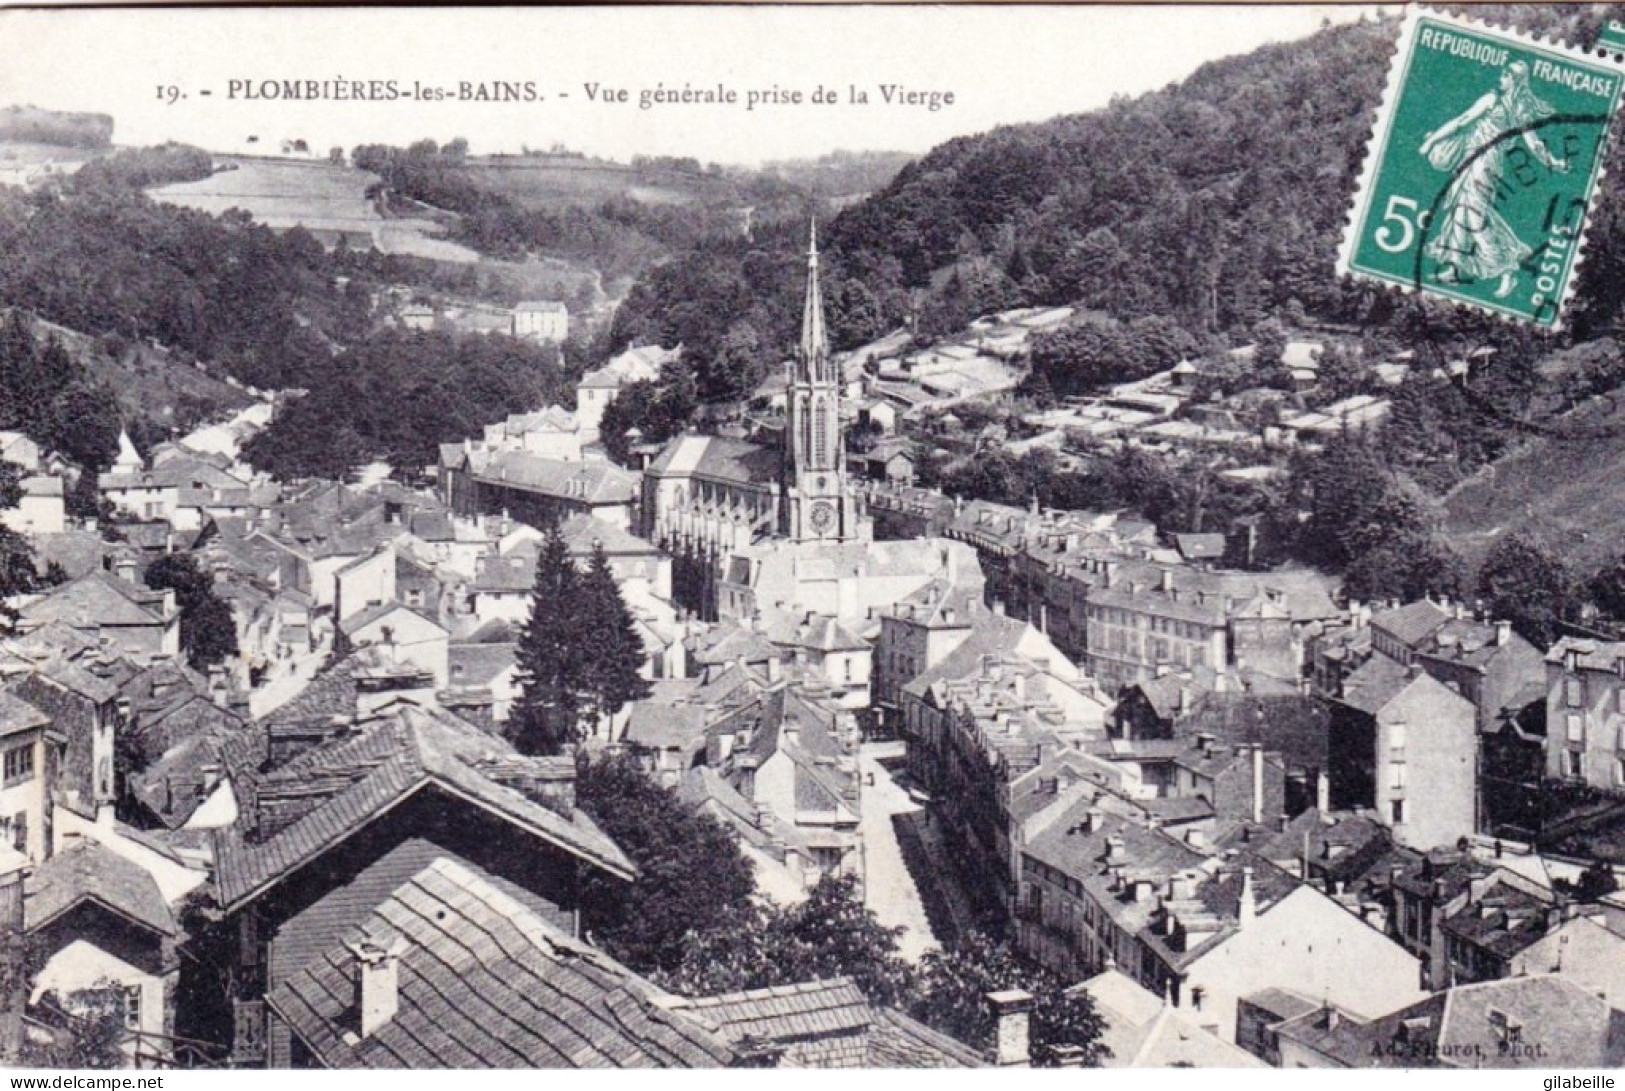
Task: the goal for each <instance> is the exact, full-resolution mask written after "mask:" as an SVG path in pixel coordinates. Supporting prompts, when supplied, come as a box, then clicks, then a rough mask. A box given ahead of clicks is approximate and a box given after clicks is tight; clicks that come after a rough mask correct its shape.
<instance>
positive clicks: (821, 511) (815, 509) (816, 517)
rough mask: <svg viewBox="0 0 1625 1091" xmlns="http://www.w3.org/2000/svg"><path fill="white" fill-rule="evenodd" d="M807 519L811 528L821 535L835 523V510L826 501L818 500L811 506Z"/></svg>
mask: <svg viewBox="0 0 1625 1091" xmlns="http://www.w3.org/2000/svg"><path fill="white" fill-rule="evenodd" d="M807 518H808V519H809V520H810V521H811V522H812V528H813V529H814V530H816V531H817V532H818V533H820V534H823V533H824V532H825V531H827V530H829V528H830V526H831V525H833V524H834V522H835V508H834V506H833V505H831V504H829V503H828V502H827V501H823V500H820V501H818V502H817V503H816V504H814V505H813V506H812V511H811V512H809V513H808V515H807Z"/></svg>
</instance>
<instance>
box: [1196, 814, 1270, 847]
mask: <svg viewBox="0 0 1625 1091" xmlns="http://www.w3.org/2000/svg"><path fill="white" fill-rule="evenodd" d="M1255 821H1256V820H1255ZM1185 844H1187V845H1189V846H1190V847H1191V848H1193V849H1200V848H1206V847H1207V835H1206V834H1204V833H1203V832H1202V831H1201V830H1199V829H1196V828H1195V827H1192V828H1191V829H1188V830H1186V831H1185Z"/></svg>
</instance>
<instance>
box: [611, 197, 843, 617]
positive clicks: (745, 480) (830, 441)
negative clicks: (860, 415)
mask: <svg viewBox="0 0 1625 1091" xmlns="http://www.w3.org/2000/svg"><path fill="white" fill-rule="evenodd" d="M818 278H819V270H818V238H817V228H816V226H815V227H814V228H813V229H812V232H811V238H810V244H809V246H808V249H807V285H806V294H805V297H804V302H803V306H802V317H801V339H800V343H799V344H798V345H797V347H796V351H795V354H794V357H793V359H791V360H790V361H789V363H788V365H787V366H788V368H789V376H788V380H789V381H788V390H787V394H786V408H785V419H784V430H783V440H782V442H781V443H779V444H777V445H769V444H762V443H753V442H749V441H746V440H741V439H733V438H729V437H724V436H704V435H697V434H686V435H682V436H678V437H676V438H675V439H673V440H671V441H670V442H669V443H667V444H666V446H665V448H664V449H663V450H662V451H661V452H660V454H659V455H658V456H657V457H656V458H655V459H654V461H653V462H651V463H650V464H649V465H648V466H646V467H645V468H644V476H643V491H642V497H641V511H640V512H639V520H638V521H639V531H640V532H641V533H642V534H643V535H644V536H645V537H648V538H649V539H651V540H652V541H655V542H657V543H659V544H660V545H661V546H662V547H664V548H665V549H666V550H667V551H668V552H669V553H671V555H672V558H673V573H672V577H673V594H674V596H675V597H676V598H677V600H678V602H679V604H681V605H683V606H686V607H688V608H690V609H693V610H695V611H696V612H698V613H699V614H700V616H702V617H715V616H717V615H718V613H724V614H726V613H731V612H733V611H732V609H731V608H730V604H729V603H727V602H725V601H721V600H720V598H719V596H721V595H722V593H723V592H722V590H721V589H722V587H723V584H724V583H725V582H728V581H724V580H723V578H722V577H723V576H724V575H725V568H726V567H727V566H728V565H729V563H730V558H734V559H737V558H739V557H740V556H741V555H742V553H743V552H744V551H745V550H746V548H747V547H750V546H753V545H756V544H759V543H764V542H782V543H822V544H835V543H842V542H859V541H863V540H866V539H868V538H870V537H871V536H872V535H871V529H870V526H869V523H868V521H867V520H866V519H865V518H864V517H863V515H862V512H861V508H860V504H859V496H858V492H857V490H856V489H855V488H854V485H853V482H851V481H850V480H848V478H847V472H846V443H845V426H844V421H843V420H842V416H841V385H842V381H841V368H840V366H839V364H838V362H837V361H836V360H835V359H834V357H833V356H832V354H831V352H830V346H829V335H828V330H827V327H826V324H825V320H824V298H823V291H822V289H821V287H820V285H819V279H818ZM735 575H736V576H737V573H735Z"/></svg>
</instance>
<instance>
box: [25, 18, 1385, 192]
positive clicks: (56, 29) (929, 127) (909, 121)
mask: <svg viewBox="0 0 1625 1091" xmlns="http://www.w3.org/2000/svg"><path fill="white" fill-rule="evenodd" d="M1372 10H1373V9H1371V8H1369V7H1366V8H1363V9H1356V8H1350V7H1343V8H1335V7H1309V6H1305V7H1283V6H1269V7H1251V8H1244V7H1206V6H1204V7H1139V8H1132V7H1032V8H1019V7H971V8H965V7H955V8H948V7H887V8H877V7H841V8H834V7H817V6H814V7H750V8H745V7H710V8H708V7H693V8H643V9H633V8H609V9H602V8H600V9H590V8H576V9H557V8H555V9H529V10H519V9H490V8H480V9H471V10H461V11H450V10H444V9H436V10H421V9H419V10H400V11H388V10H377V9H337V10H321V9H311V8H303V9H291V8H284V9H271V10H244V9H240V8H236V9H234V8H213V9H202V10H185V9H170V10H156V11H141V10H128V9H126V10H100V11H97V10H82V9H71V8H67V9H56V10H44V11H0V57H5V58H6V62H5V63H4V64H3V65H0V106H4V105H11V104H17V103H32V104H34V105H38V106H44V107H49V108H53V109H61V110H93V111H98V112H103V113H109V114H112V115H113V116H114V118H115V120H116V128H115V132H114V139H115V141H116V142H118V143H121V144H148V143H155V142H161V141H163V140H170V139H173V140H181V141H186V142H188V143H193V144H199V145H202V146H204V147H207V148H210V149H212V150H216V151H231V150H241V149H242V148H243V147H244V144H243V141H244V139H245V137H246V136H247V135H248V134H250V133H253V134H256V135H258V136H259V137H260V138H261V141H262V146H263V144H264V143H267V142H271V141H279V140H281V139H285V138H291V137H299V138H303V139H306V140H308V141H309V142H310V144H311V146H312V147H315V148H326V147H329V146H332V145H341V146H343V147H345V148H350V147H353V146H354V145H355V144H357V143H361V142H374V141H376V142H383V143H391V144H404V143H408V142H410V141H412V140H414V139H419V138H422V137H432V138H434V139H436V140H441V141H444V140H448V139H450V138H452V137H454V136H463V137H466V138H467V139H468V140H469V142H470V144H471V145H472V147H473V150H474V151H475V152H476V153H480V152H493V151H517V150H519V148H520V146H521V145H524V144H528V145H530V146H532V147H546V146H549V145H551V144H553V143H554V142H561V143H563V144H565V145H566V146H568V147H570V148H572V149H575V150H578V151H584V152H588V153H591V154H597V155H603V156H608V157H612V158H616V159H623V160H624V159H626V158H628V157H630V156H631V155H633V154H639V153H641V154H653V155H686V156H694V157H696V158H698V159H700V160H702V161H717V162H726V163H756V162H760V161H762V160H769V159H781V158H791V157H800V156H812V155H819V154H822V153H824V152H828V151H832V150H834V149H837V148H850V149H897V150H902V151H911V152H923V151H925V150H927V149H929V148H931V147H932V146H934V145H936V144H938V143H941V142H942V141H943V140H945V139H947V138H949V137H952V136H958V135H963V134H967V133H975V132H981V131H984V130H986V129H989V128H991V127H993V126H995V125H999V124H1004V123H1010V122H1020V121H1034V120H1041V119H1043V118H1047V117H1053V116H1055V115H1057V114H1064V113H1073V112H1078V111H1082V110H1088V109H1091V108H1094V107H1098V106H1101V105H1104V104H1105V103H1106V102H1107V101H1108V100H1109V99H1110V98H1111V96H1112V95H1114V94H1131V95H1132V94H1138V93H1140V92H1144V91H1149V90H1153V89H1155V88H1157V87H1161V86H1164V85H1166V84H1168V83H1169V82H1171V81H1174V80H1177V79H1180V78H1182V77H1184V76H1186V75H1188V74H1189V73H1190V72H1192V71H1193V70H1194V69H1195V68H1197V67H1198V66H1199V65H1200V64H1202V63H1203V62H1204V61H1207V60H1211V59H1214V58H1218V57H1223V56H1228V55H1231V54H1235V53H1241V52H1246V51H1248V50H1251V49H1253V48H1255V47H1257V46H1259V45H1261V44H1264V43H1266V42H1271V41H1282V40H1287V39H1292V38H1301V37H1304V36H1306V35H1308V34H1310V33H1312V32H1313V31H1314V30H1315V29H1316V28H1318V27H1319V26H1320V24H1321V22H1322V20H1324V19H1328V18H1329V19H1331V20H1333V21H1339V22H1340V21H1348V20H1353V19H1357V18H1359V16H1360V14H1361V12H1362V11H1364V12H1365V13H1371V12H1372ZM341 77H342V78H343V79H345V80H363V79H390V78H392V79H395V80H397V81H400V82H402V83H403V84H410V83H411V82H412V81H413V80H419V81H422V82H424V83H428V84H440V83H444V84H449V85H455V83H456V82H457V81H462V80H467V81H478V80H498V79H506V80H533V81H535V83H536V84H537V88H538V90H539V91H540V92H541V94H542V95H543V96H544V97H545V101H543V102H540V103H523V104H493V103H479V104H469V103H457V102H440V103H433V102H422V103H415V102H406V101H398V102H394V103H365V102H338V103H333V102H326V103H288V102H273V103H265V102H245V101H240V100H239V101H228V100H227V98H226V93H227V81H228V80H231V79H246V80H255V81H258V80H263V79H279V80H280V79H337V78H341ZM590 81H597V82H600V83H603V84H605V85H608V86H623V87H627V88H629V89H632V90H633V92H634V103H633V104H632V105H630V106H603V105H594V104H592V103H590V102H589V101H588V100H587V97H586V95H585V93H584V90H583V86H582V85H583V84H584V83H586V82H590ZM657 82H663V83H665V84H666V85H667V86H671V85H673V84H677V85H681V84H683V83H685V82H687V83H689V84H692V85H694V86H696V87H699V86H709V85H714V84H716V83H719V82H720V83H724V84H727V85H729V86H732V87H734V88H736V89H737V90H738V91H739V92H740V95H741V100H743V98H744V94H745V92H746V91H747V90H749V89H751V88H763V87H772V86H774V85H775V84H777V85H779V86H781V87H796V88H800V89H802V90H804V91H810V90H811V89H812V88H813V87H815V86H817V85H818V84H820V83H822V84H824V85H827V86H830V87H835V88H838V89H840V91H841V96H842V99H843V102H842V103H841V104H839V105H836V106H813V105H803V106H800V107H788V108H786V107H780V108H776V109H773V108H768V109H758V110H756V111H753V112H747V111H745V109H744V108H743V105H740V106H734V107H726V106H719V107H707V106H683V105H676V106H664V107H660V106H657V107H655V108H654V109H651V110H640V109H638V108H637V106H636V102H635V99H636V91H637V90H638V89H640V88H643V87H653V86H654V85H655V84H656V83H657ZM170 83H173V84H178V85H179V86H180V87H181V88H182V89H183V90H184V91H186V92H187V93H188V96H189V97H188V98H187V99H186V100H185V101H182V102H180V103H178V104H176V105H172V106H171V105H164V104H161V103H160V102H159V101H158V99H157V87H158V85H159V84H170ZM881 83H897V84H902V85H904V86H906V87H909V88H914V89H919V90H940V91H952V92H953V93H954V96H955V103H954V105H953V106H951V107H946V108H944V109H941V110H939V111H937V112H935V113H931V112H927V111H926V110H924V109H919V108H907V107H893V106H886V105H884V104H882V103H881V102H880V96H879V93H878V89H877V88H878V85H879V84H881ZM849 84H857V85H859V86H860V87H864V88H866V89H868V91H869V95H870V104H869V105H868V106H867V107H854V106H850V105H847V104H846V103H845V102H844V98H845V92H846V88H847V86H848V85H849ZM205 89H207V90H212V91H213V95H212V96H211V97H208V98H205V97H203V96H202V95H201V94H199V92H200V91H202V90H205ZM558 92H567V93H568V94H569V97H568V98H567V99H561V98H559V97H557V95H558Z"/></svg>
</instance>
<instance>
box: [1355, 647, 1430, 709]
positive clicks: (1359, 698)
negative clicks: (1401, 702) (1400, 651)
mask: <svg viewBox="0 0 1625 1091" xmlns="http://www.w3.org/2000/svg"><path fill="white" fill-rule="evenodd" d="M1416 678H1417V676H1416V675H1415V674H1413V673H1412V672H1411V670H1410V668H1408V667H1405V666H1403V665H1401V664H1400V663H1398V662H1397V661H1395V660H1392V659H1389V658H1388V657H1387V656H1386V655H1373V656H1372V657H1371V658H1370V659H1369V660H1367V661H1366V663H1365V665H1364V666H1362V667H1361V668H1360V669H1359V670H1357V671H1355V672H1354V673H1353V674H1351V675H1349V676H1348V677H1347V678H1345V679H1343V698H1342V700H1343V703H1344V704H1346V705H1348V706H1349V707H1351V708H1357V709H1359V710H1360V711H1361V712H1367V713H1370V714H1371V715H1376V714H1377V713H1378V712H1380V711H1382V709H1383V708H1384V707H1386V706H1387V704H1388V703H1389V702H1390V701H1392V700H1393V699H1394V698H1395V697H1398V696H1399V695H1400V694H1401V693H1402V692H1404V690H1405V688H1406V687H1407V686H1409V685H1410V684H1411V683H1412V682H1413V681H1415V680H1416Z"/></svg>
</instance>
